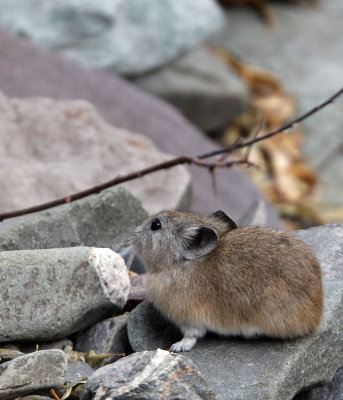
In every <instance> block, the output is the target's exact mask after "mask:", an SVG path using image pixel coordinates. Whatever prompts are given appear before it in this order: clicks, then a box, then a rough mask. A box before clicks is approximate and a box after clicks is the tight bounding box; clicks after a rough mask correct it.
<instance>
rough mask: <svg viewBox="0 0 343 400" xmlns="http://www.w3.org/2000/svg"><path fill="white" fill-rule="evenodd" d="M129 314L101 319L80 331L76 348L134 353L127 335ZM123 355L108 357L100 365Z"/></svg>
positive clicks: (111, 361)
mask: <svg viewBox="0 0 343 400" xmlns="http://www.w3.org/2000/svg"><path fill="white" fill-rule="evenodd" d="M127 318H128V316H127V315H119V316H118V317H113V318H109V319H106V320H104V321H100V322H98V323H97V324H95V325H93V326H92V327H90V328H89V329H87V330H85V331H82V332H79V333H78V335H77V338H76V342H75V350H77V351H82V352H85V353H88V352H89V351H91V350H94V351H95V352H96V353H98V354H99V353H113V354H121V353H124V354H126V355H128V354H131V353H132V349H131V346H130V344H129V339H128V337H127V329H126V326H127ZM120 358H121V356H113V357H109V358H106V359H105V360H103V361H102V362H101V363H100V366H103V365H106V364H110V363H113V362H115V361H117V360H119V359H120Z"/></svg>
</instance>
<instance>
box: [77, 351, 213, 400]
mask: <svg viewBox="0 0 343 400" xmlns="http://www.w3.org/2000/svg"><path fill="white" fill-rule="evenodd" d="M100 397H106V399H132V400H145V399H146V400H148V399H149V400H153V399H156V400H157V399H162V398H163V399H166V400H172V399H185V400H188V399H189V400H191V399H194V400H196V399H199V400H200V399H206V400H215V399H216V397H215V395H214V394H213V392H212V391H211V390H210V389H209V388H208V386H207V384H206V382H205V381H204V380H203V378H202V377H201V375H200V374H199V371H198V370H197V368H196V367H195V365H194V364H193V363H192V361H191V360H189V359H188V358H187V357H184V356H181V355H175V354H170V353H169V352H168V351H163V350H160V349H158V350H156V351H144V352H142V353H135V354H132V355H131V356H128V357H125V358H123V359H122V360H120V361H117V362H116V363H114V364H111V365H107V366H105V367H103V368H100V369H98V370H97V371H96V372H95V373H94V374H93V375H92V376H91V378H90V379H89V380H88V381H87V383H86V386H85V392H84V395H83V397H82V400H91V399H94V400H95V399H98V398H100Z"/></svg>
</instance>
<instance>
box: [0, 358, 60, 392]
mask: <svg viewBox="0 0 343 400" xmlns="http://www.w3.org/2000/svg"><path fill="white" fill-rule="evenodd" d="M66 374H67V356H66V355H65V354H64V353H63V351H61V350H43V351H37V352H34V353H30V354H26V355H24V356H21V357H18V358H16V359H14V360H12V361H8V362H6V363H4V364H1V365H0V398H1V400H12V399H16V398H18V397H20V396H24V395H25V394H30V393H33V394H34V393H35V392H38V391H39V392H41V391H46V392H48V391H49V390H50V389H55V390H58V389H61V388H62V386H63V384H64V381H65V377H66Z"/></svg>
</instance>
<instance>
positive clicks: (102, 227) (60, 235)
mask: <svg viewBox="0 0 343 400" xmlns="http://www.w3.org/2000/svg"><path fill="white" fill-rule="evenodd" d="M147 215H148V214H147V212H146V211H145V210H144V209H143V208H142V205H141V204H140V202H139V201H138V200H137V199H136V198H135V197H133V196H132V195H131V194H130V193H129V192H128V191H127V190H125V189H124V188H121V187H114V188H111V189H107V190H105V191H103V192H101V193H99V194H98V195H93V196H88V197H86V198H84V199H81V200H78V201H74V202H72V203H69V204H64V205H62V206H59V207H54V208H51V209H49V210H47V211H42V212H40V213H36V214H31V215H28V216H24V217H18V218H14V219H9V220H5V221H3V222H2V223H0V250H2V251H7V250H30V249H48V248H59V247H73V246H89V247H108V248H111V249H112V250H115V251H118V249H119V248H120V247H121V245H122V242H125V238H126V235H127V233H128V232H130V231H131V230H132V229H134V228H135V227H136V226H137V225H139V224H141V222H142V221H143V219H144V218H145V217H147Z"/></svg>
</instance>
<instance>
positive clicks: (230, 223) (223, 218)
mask: <svg viewBox="0 0 343 400" xmlns="http://www.w3.org/2000/svg"><path fill="white" fill-rule="evenodd" d="M208 217H210V218H212V219H215V220H217V221H218V222H221V223H223V224H225V225H224V226H226V228H227V229H226V230H227V231H230V230H231V229H236V228H237V224H236V222H235V221H234V220H233V219H231V218H230V217H229V216H228V215H226V214H225V213H224V211H221V210H218V211H216V212H214V213H212V214H209V215H208Z"/></svg>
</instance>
